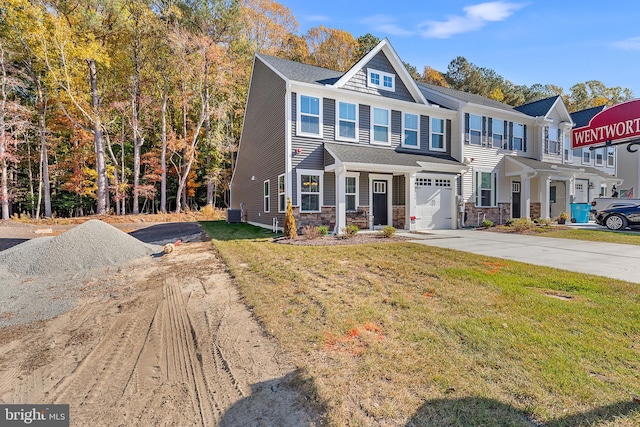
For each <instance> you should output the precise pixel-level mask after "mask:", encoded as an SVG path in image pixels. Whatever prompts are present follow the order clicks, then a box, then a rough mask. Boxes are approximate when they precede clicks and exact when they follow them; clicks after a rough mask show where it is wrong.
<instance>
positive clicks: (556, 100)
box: [231, 39, 617, 232]
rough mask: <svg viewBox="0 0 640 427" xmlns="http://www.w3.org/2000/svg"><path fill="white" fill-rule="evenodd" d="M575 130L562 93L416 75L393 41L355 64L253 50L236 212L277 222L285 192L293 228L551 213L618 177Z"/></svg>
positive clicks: (235, 183) (473, 221) (409, 225)
mask: <svg viewBox="0 0 640 427" xmlns="http://www.w3.org/2000/svg"><path fill="white" fill-rule="evenodd" d="M573 126H574V120H573V119H572V116H571V115H570V114H569V112H568V111H567V109H566V107H565V105H564V103H563V102H562V99H561V98H560V97H553V98H549V99H545V100H541V101H538V102H534V103H531V104H527V105H523V106H520V107H517V108H514V107H511V106H509V105H506V104H502V103H500V102H497V101H494V100H491V99H488V98H485V97H482V96H478V95H473V94H469V93H465V92H460V91H457V90H453V89H448V88H442V87H439V86H433V85H427V84H423V83H416V82H415V81H414V80H413V79H412V78H411V77H410V75H409V74H408V72H407V71H406V68H405V67H404V65H403V63H402V61H401V60H400V58H399V57H398V55H397V54H396V52H395V50H394V49H393V48H392V46H391V45H390V43H389V42H388V40H386V39H385V40H383V41H382V42H380V43H379V44H378V46H376V47H375V48H374V49H373V50H372V51H371V52H369V53H368V54H367V55H366V56H364V57H363V58H362V59H361V60H360V61H358V62H357V63H356V64H355V65H354V66H353V67H352V68H351V69H350V70H348V71H347V72H337V71H332V70H327V69H324V68H319V67H314V66H310V65H306V64H301V63H297V62H293V61H289V60H285V59H281V58H275V57H270V56H264V55H256V57H255V60H254V65H253V72H252V78H251V84H250V87H249V94H248V99H247V105H246V112H245V119H244V125H243V131H242V136H241V139H240V145H239V151H238V159H237V163H236V168H235V171H234V174H233V178H232V181H231V207H232V208H234V209H240V210H241V212H242V218H243V220H244V221H246V222H249V223H253V224H256V225H261V226H265V227H273V226H277V225H276V224H279V225H280V226H281V225H282V224H283V223H284V213H285V209H286V201H287V199H290V200H291V203H292V205H293V207H294V215H295V217H296V222H297V225H298V226H299V227H302V226H305V225H327V226H329V227H331V228H332V229H333V230H334V231H335V232H340V231H341V230H342V228H343V227H345V226H346V225H348V224H355V225H358V226H359V227H360V228H361V229H362V228H364V229H367V228H369V229H371V228H378V227H382V226H386V225H393V226H394V227H396V228H402V229H407V230H416V231H419V230H428V229H433V228H458V227H461V226H465V225H472V226H473V225H477V224H479V223H480V222H481V221H482V220H483V219H489V220H491V221H493V222H494V223H504V222H505V221H506V220H507V219H509V218H520V217H529V218H538V217H543V218H553V217H556V216H557V215H558V214H559V213H560V211H567V212H569V209H570V203H572V202H576V201H583V199H584V201H585V202H586V201H589V200H590V199H591V198H592V196H594V195H597V192H595V193H592V192H591V191H592V190H590V187H594V188H598V189H600V187H601V186H607V188H609V187H610V186H611V185H612V184H613V183H614V182H617V180H616V179H615V178H613V177H611V176H610V175H611V174H610V173H607V172H612V173H614V174H615V167H614V168H613V169H612V170H611V169H610V168H609V169H608V168H607V161H608V157H607V158H606V159H604V158H603V161H604V163H603V164H602V165H601V164H599V163H596V160H595V158H594V159H593V162H592V163H591V164H589V165H587V164H582V163H580V162H582V161H586V160H583V159H586V158H583V157H580V158H576V156H575V153H573V152H572V151H571V150H569V148H568V147H570V145H569V140H570V132H571V129H572V127H573ZM589 159H591V158H589ZM576 162H578V163H576ZM596 166H601V168H600V169H597V168H596Z"/></svg>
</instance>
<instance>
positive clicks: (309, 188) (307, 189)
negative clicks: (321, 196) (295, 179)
mask: <svg viewBox="0 0 640 427" xmlns="http://www.w3.org/2000/svg"><path fill="white" fill-rule="evenodd" d="M301 181H302V183H301V184H302V189H301V190H302V192H304V193H319V192H320V177H319V176H318V175H302V178H301Z"/></svg>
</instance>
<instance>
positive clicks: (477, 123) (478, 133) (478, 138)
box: [469, 114, 482, 145]
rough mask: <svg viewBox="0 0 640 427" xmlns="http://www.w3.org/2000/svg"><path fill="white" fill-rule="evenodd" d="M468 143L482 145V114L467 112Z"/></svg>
mask: <svg viewBox="0 0 640 427" xmlns="http://www.w3.org/2000/svg"><path fill="white" fill-rule="evenodd" d="M469 144H473V145H482V116H477V115H475V114H469Z"/></svg>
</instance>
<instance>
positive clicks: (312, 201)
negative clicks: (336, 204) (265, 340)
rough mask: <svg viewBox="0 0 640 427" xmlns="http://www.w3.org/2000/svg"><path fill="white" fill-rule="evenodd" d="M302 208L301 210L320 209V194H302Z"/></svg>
mask: <svg viewBox="0 0 640 427" xmlns="http://www.w3.org/2000/svg"><path fill="white" fill-rule="evenodd" d="M300 198H301V199H302V200H301V202H302V203H301V204H302V207H301V208H302V210H303V211H319V210H320V203H319V202H320V196H318V195H317V194H302V195H301V196H300Z"/></svg>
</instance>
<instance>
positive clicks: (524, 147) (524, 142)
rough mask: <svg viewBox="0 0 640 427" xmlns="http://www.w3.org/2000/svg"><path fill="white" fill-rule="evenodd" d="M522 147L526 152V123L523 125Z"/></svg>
mask: <svg viewBox="0 0 640 427" xmlns="http://www.w3.org/2000/svg"><path fill="white" fill-rule="evenodd" d="M522 145H523V147H522V148H523V149H524V151H525V152H526V151H527V125H524V139H523V143H522Z"/></svg>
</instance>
